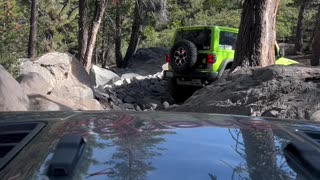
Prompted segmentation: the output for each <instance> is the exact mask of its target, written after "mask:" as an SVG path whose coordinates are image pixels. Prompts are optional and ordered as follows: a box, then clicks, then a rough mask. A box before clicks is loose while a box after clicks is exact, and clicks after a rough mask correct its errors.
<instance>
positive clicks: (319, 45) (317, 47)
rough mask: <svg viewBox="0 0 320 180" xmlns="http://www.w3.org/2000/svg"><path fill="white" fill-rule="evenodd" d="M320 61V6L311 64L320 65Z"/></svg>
mask: <svg viewBox="0 0 320 180" xmlns="http://www.w3.org/2000/svg"><path fill="white" fill-rule="evenodd" d="M319 61H320V6H319V9H318V14H317V22H316V27H315V31H314V36H313V40H312V55H311V66H319V63H320V62H319Z"/></svg>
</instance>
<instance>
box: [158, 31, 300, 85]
mask: <svg viewBox="0 0 320 180" xmlns="http://www.w3.org/2000/svg"><path fill="white" fill-rule="evenodd" d="M237 34H238V29H234V28H228V27H221V26H193V27H182V28H178V29H177V30H176V33H175V36H174V40H173V46H172V48H171V51H170V54H167V55H166V62H167V63H168V69H167V70H165V71H164V78H165V79H171V82H172V83H173V85H174V88H178V87H180V86H194V87H202V86H204V85H206V84H208V83H211V82H213V81H214V80H216V79H218V78H220V77H221V76H222V74H223V72H224V71H225V70H227V69H230V68H231V66H232V62H233V57H234V53H235V51H234V50H235V46H236V40H237ZM276 57H277V60H276V64H278V65H291V64H297V63H298V62H296V61H293V60H290V59H286V58H283V57H281V55H280V50H279V46H278V45H277V44H276ZM182 88H185V87H182ZM171 89H172V88H171Z"/></svg>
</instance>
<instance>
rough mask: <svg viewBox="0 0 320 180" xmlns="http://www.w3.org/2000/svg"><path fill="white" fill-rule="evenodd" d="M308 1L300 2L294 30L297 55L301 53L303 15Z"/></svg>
mask: <svg viewBox="0 0 320 180" xmlns="http://www.w3.org/2000/svg"><path fill="white" fill-rule="evenodd" d="M308 3H309V0H302V3H301V6H300V10H299V17H298V22H297V30H296V42H295V50H296V52H297V53H302V52H303V26H304V13H305V10H306V8H307V6H308Z"/></svg>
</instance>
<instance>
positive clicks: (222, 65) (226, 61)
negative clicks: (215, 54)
mask: <svg viewBox="0 0 320 180" xmlns="http://www.w3.org/2000/svg"><path fill="white" fill-rule="evenodd" d="M230 63H233V59H226V60H224V61H223V63H222V64H221V65H220V67H219V72H218V79H219V78H221V76H222V75H223V72H224V70H225V69H226V67H227V66H228V64H230Z"/></svg>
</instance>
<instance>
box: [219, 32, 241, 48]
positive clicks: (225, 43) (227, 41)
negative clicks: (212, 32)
mask: <svg viewBox="0 0 320 180" xmlns="http://www.w3.org/2000/svg"><path fill="white" fill-rule="evenodd" d="M236 42H237V34H236V33H231V32H220V42H219V48H220V49H226V50H235V48H236Z"/></svg>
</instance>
